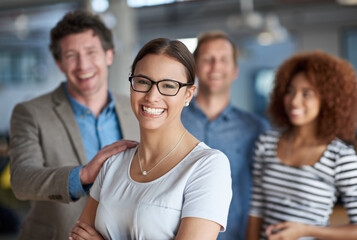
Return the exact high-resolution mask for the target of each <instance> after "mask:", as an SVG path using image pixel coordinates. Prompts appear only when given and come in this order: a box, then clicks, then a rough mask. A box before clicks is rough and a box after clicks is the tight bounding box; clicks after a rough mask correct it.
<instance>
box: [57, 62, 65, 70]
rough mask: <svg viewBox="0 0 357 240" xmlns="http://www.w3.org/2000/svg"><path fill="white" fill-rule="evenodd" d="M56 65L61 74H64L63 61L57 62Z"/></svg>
mask: <svg viewBox="0 0 357 240" xmlns="http://www.w3.org/2000/svg"><path fill="white" fill-rule="evenodd" d="M56 65H57V67H58V68H59V69H60V70H61V72H63V73H64V70H63V66H62V62H61V60H56Z"/></svg>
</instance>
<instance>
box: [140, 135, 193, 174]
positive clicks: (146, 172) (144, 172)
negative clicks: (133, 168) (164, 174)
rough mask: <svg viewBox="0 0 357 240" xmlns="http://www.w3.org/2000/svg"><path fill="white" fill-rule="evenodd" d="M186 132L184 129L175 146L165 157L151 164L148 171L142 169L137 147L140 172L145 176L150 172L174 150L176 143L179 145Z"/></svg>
mask: <svg viewBox="0 0 357 240" xmlns="http://www.w3.org/2000/svg"><path fill="white" fill-rule="evenodd" d="M186 133H187V130H185V132H184V133H183V134H182V135H181V137H180V140H179V141H178V142H177V143H176V145H175V147H174V148H173V149H172V150H171V151H170V152H169V153H168V154H166V156H165V157H163V158H162V159H161V160H160V161H158V162H157V163H156V164H155V166H153V167H152V168H151V169H150V170H148V171H145V170H143V168H142V167H141V160H140V151H139V148H138V160H139V167H140V171H141V173H142V174H143V175H144V176H146V175H147V174H148V173H149V172H151V171H152V170H153V169H154V168H156V167H157V166H158V165H159V164H160V163H162V161H164V160H165V159H166V158H167V157H168V156H169V155H170V154H171V153H172V152H173V151H175V149H176V148H177V147H178V145H180V143H181V141H182V139H183V137H184V136H185V135H186Z"/></svg>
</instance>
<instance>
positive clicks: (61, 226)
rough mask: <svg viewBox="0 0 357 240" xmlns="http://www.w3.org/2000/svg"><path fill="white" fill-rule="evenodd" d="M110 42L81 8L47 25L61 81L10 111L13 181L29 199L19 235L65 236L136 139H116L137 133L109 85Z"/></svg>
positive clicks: (98, 22)
mask: <svg viewBox="0 0 357 240" xmlns="http://www.w3.org/2000/svg"><path fill="white" fill-rule="evenodd" d="M113 48H114V46H113V40H112V33H111V31H110V30H109V29H108V28H106V27H105V25H104V24H103V22H102V21H101V20H100V19H99V18H98V17H97V16H94V15H92V14H90V13H88V12H85V11H75V12H70V13H67V14H66V15H65V16H64V17H63V18H62V20H60V22H58V23H57V25H56V26H55V27H54V28H53V29H52V31H51V44H50V50H51V52H52V54H53V56H54V58H55V60H56V63H57V65H58V67H59V69H60V70H61V71H62V72H63V73H64V74H65V75H66V78H67V81H66V82H63V83H61V84H60V86H59V87H58V88H57V89H55V90H54V91H53V92H51V93H48V94H46V95H43V96H40V97H38V98H35V99H33V100H30V101H28V102H23V103H20V104H18V105H17V106H16V107H15V109H14V111H13V114H12V118H11V129H10V159H11V165H10V167H11V183H12V188H13V191H14V193H15V195H16V197H17V198H19V199H21V200H30V201H31V209H30V212H29V214H28V216H27V218H26V219H25V221H24V224H23V226H22V228H21V230H20V235H19V239H67V238H68V233H69V231H70V229H71V228H72V226H73V225H74V224H75V222H76V220H77V219H78V217H79V215H80V214H81V212H82V209H83V207H84V204H85V203H86V199H87V197H86V196H87V193H88V190H89V188H90V186H91V184H92V183H93V182H94V180H95V178H96V176H97V174H98V172H99V170H100V168H101V166H102V164H103V163H104V162H105V160H106V159H107V158H108V157H109V156H111V155H113V154H115V153H118V152H120V151H123V150H125V149H126V148H128V147H133V146H135V145H136V142H133V141H125V140H121V141H118V140H120V139H122V138H126V139H133V140H138V139H139V129H138V123H137V120H136V118H135V116H134V114H133V113H132V110H131V107H130V101H129V98H128V97H125V96H118V95H116V94H114V93H111V92H109V91H108V67H109V66H110V65H111V64H112V62H113V54H114V52H113ZM100 149H102V150H100ZM99 150H100V151H99ZM98 151H99V152H98Z"/></svg>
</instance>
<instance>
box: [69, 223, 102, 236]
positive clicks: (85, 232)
mask: <svg viewBox="0 0 357 240" xmlns="http://www.w3.org/2000/svg"><path fill="white" fill-rule="evenodd" d="M68 239H69V240H77V239H79V240H84V239H88V240H104V238H103V237H102V236H101V235H100V234H99V233H98V232H97V231H96V230H95V229H94V228H93V227H91V226H90V225H88V224H86V223H84V222H80V221H77V223H76V225H75V226H74V228H72V230H71V232H70V233H69V237H68Z"/></svg>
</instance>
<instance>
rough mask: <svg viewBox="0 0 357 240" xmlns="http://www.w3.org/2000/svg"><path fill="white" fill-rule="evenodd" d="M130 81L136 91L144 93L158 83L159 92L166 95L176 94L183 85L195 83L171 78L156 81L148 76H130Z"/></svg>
mask: <svg viewBox="0 0 357 240" xmlns="http://www.w3.org/2000/svg"><path fill="white" fill-rule="evenodd" d="M129 82H130V83H131V84H130V85H131V88H132V89H133V90H134V91H136V92H142V93H147V92H149V91H150V90H151V88H152V86H153V85H156V87H157V90H159V93H160V94H162V95H164V96H175V95H176V94H177V93H178V92H179V91H180V89H181V88H182V87H186V86H190V85H193V83H181V82H178V81H176V80H171V79H164V80H160V81H157V82H155V81H153V80H151V79H150V78H148V77H146V76H130V77H129Z"/></svg>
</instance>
